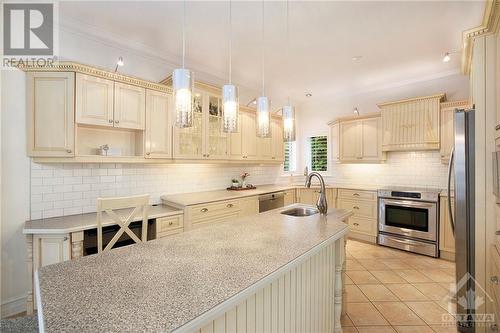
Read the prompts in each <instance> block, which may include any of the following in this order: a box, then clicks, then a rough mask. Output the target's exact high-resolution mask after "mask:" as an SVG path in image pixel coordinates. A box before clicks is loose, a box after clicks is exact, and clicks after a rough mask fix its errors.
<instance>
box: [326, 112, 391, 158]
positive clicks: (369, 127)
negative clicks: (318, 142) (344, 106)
mask: <svg viewBox="0 0 500 333" xmlns="http://www.w3.org/2000/svg"><path fill="white" fill-rule="evenodd" d="M331 126H338V137H339V139H338V147H339V150H338V151H339V153H338V159H339V161H340V162H343V163H359V162H362V163H374V162H375V163H376V162H380V161H382V160H385V158H386V156H385V154H384V153H383V152H382V131H381V120H380V115H379V114H372V115H366V116H362V117H358V118H352V117H350V118H341V119H339V121H338V123H333V124H332V125H331ZM332 131H335V132H337V129H333V128H332ZM332 144H335V143H332ZM334 151H335V150H334ZM334 159H335V157H334Z"/></svg>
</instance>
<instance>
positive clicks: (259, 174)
mask: <svg viewBox="0 0 500 333" xmlns="http://www.w3.org/2000/svg"><path fill="white" fill-rule="evenodd" d="M242 172H248V173H250V177H248V182H249V183H252V184H255V185H259V184H272V183H275V182H276V181H277V180H278V178H279V176H280V174H281V168H280V167H277V166H231V165H220V164H213V165H198V164H192V165H182V164H165V165H157V164H152V165H144V164H37V163H32V164H31V202H32V203H31V218H33V219H37V218H42V217H43V218H45V217H52V216H60V215H71V214H81V213H87V212H95V210H96V199H97V198H98V197H110V196H127V195H135V194H145V193H148V194H150V195H151V202H152V203H158V202H160V201H161V200H160V196H161V195H162V194H171V193H181V192H195V191H209V190H218V189H222V188H226V187H228V186H230V185H231V184H230V183H231V179H232V178H238V179H239V175H240V174H241V173H242Z"/></svg>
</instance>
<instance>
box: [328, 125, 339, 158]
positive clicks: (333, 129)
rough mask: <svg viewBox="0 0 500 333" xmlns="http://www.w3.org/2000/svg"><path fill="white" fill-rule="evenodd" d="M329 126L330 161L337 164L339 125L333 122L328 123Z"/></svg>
mask: <svg viewBox="0 0 500 333" xmlns="http://www.w3.org/2000/svg"><path fill="white" fill-rule="evenodd" d="M329 125H330V149H331V152H332V159H333V161H334V162H339V160H340V149H339V141H340V133H339V130H340V124H339V122H338V121H334V122H332V123H329Z"/></svg>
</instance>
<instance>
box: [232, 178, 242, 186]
mask: <svg viewBox="0 0 500 333" xmlns="http://www.w3.org/2000/svg"><path fill="white" fill-rule="evenodd" d="M231 187H240V181H239V180H238V179H236V178H233V179H232V180H231Z"/></svg>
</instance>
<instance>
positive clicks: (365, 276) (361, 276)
mask: <svg viewBox="0 0 500 333" xmlns="http://www.w3.org/2000/svg"><path fill="white" fill-rule="evenodd" d="M345 274H346V275H347V276H349V277H350V278H351V280H352V281H353V282H354V283H355V284H379V283H380V282H379V281H378V280H377V279H376V278H375V276H373V275H372V274H371V273H370V272H368V271H349V272H346V273H345Z"/></svg>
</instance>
